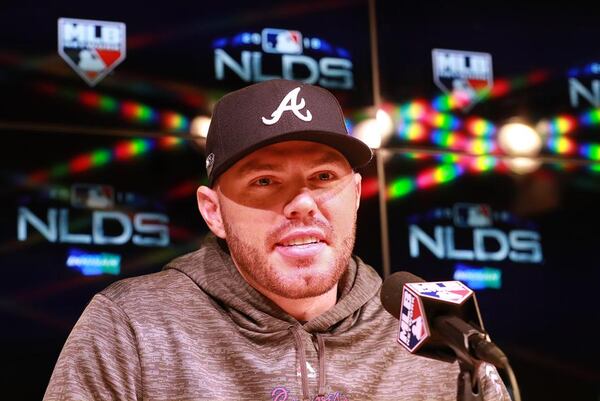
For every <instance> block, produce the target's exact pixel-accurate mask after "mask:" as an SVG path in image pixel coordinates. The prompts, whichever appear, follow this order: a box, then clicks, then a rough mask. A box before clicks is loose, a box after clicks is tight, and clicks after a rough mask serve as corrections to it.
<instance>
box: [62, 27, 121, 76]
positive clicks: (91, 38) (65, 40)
mask: <svg viewBox="0 0 600 401" xmlns="http://www.w3.org/2000/svg"><path fill="white" fill-rule="evenodd" d="M125 38H126V36H125V24H124V23H122V22H110V21H95V20H85V19H73V18H59V20H58V53H59V54H60V56H61V57H62V58H63V59H64V60H65V61H66V62H67V64H69V65H70V66H71V68H73V69H74V70H75V72H77V74H79V76H81V78H83V79H84V80H85V81H86V82H87V83H88V84H89V85H90V86H94V85H96V84H97V83H98V82H100V81H101V80H102V79H103V78H104V77H105V76H106V75H107V74H108V73H109V72H111V71H112V70H113V69H114V68H115V67H116V66H117V65H119V64H120V63H121V62H122V61H123V60H125Z"/></svg>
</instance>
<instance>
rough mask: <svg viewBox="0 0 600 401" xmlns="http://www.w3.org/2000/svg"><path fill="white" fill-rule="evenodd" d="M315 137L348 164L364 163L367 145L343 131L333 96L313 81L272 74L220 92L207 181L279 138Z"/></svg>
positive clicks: (210, 134) (368, 154) (212, 127)
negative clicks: (259, 80)
mask: <svg viewBox="0 0 600 401" xmlns="http://www.w3.org/2000/svg"><path fill="white" fill-rule="evenodd" d="M293 140H296V141H312V142H319V143H322V144H325V145H328V146H331V147H332V148H334V149H336V150H338V151H339V152H340V153H342V154H343V155H344V156H345V157H346V159H347V160H348V162H349V163H350V165H351V166H352V168H357V167H361V166H364V165H366V164H367V163H368V162H369V161H370V160H371V158H372V157H373V152H372V151H371V149H370V148H369V147H368V146H367V145H366V144H365V143H364V142H362V141H361V140H359V139H356V138H354V137H352V136H350V135H349V134H348V131H347V130H346V124H345V123H344V115H343V113H342V109H341V107H340V104H339V102H338V101H337V99H336V98H335V96H334V95H333V94H332V93H331V92H329V91H327V90H325V89H323V88H321V87H318V86H314V85H309V84H305V83H302V82H298V81H291V80H285V79H274V80H270V81H265V82H260V83H257V84H253V85H250V86H247V87H245V88H242V89H240V90H237V91H234V92H231V93H229V94H227V95H225V96H223V97H222V98H221V99H220V100H219V101H218V102H217V104H216V105H215V108H214V111H213V115H212V119H211V122H210V127H209V129H208V136H207V138H206V154H207V157H206V171H207V173H208V184H209V186H212V185H213V184H214V183H215V181H216V179H217V178H218V177H219V176H220V175H221V174H222V173H223V172H225V171H226V170H227V169H228V168H229V167H231V166H232V165H233V164H235V163H236V162H237V161H238V160H240V159H242V158H243V157H244V156H246V155H248V154H250V153H252V152H254V151H255V150H257V149H260V148H262V147H264V146H267V145H271V144H274V143H278V142H284V141H293Z"/></svg>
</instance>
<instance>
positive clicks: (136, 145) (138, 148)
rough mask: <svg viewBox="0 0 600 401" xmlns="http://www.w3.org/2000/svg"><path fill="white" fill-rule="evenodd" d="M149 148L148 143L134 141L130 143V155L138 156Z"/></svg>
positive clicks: (141, 140)
mask: <svg viewBox="0 0 600 401" xmlns="http://www.w3.org/2000/svg"><path fill="white" fill-rule="evenodd" d="M149 148H150V143H149V142H148V141H145V140H143V139H134V140H132V141H131V153H132V155H139V154H141V153H144V152H147V151H148V149H149Z"/></svg>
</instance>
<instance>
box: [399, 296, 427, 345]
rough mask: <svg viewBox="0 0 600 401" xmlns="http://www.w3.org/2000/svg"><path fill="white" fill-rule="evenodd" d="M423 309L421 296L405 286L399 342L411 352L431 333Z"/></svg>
mask: <svg viewBox="0 0 600 401" xmlns="http://www.w3.org/2000/svg"><path fill="white" fill-rule="evenodd" d="M423 310H424V308H423V305H422V304H421V300H420V299H419V297H417V296H416V294H414V293H412V292H411V290H410V288H408V287H407V286H405V287H404V289H403V291H402V307H401V309H400V330H399V331H398V342H399V343H400V344H402V346H404V348H406V349H407V350H408V351H410V352H414V351H415V350H416V349H417V348H419V346H420V345H421V344H423V342H424V341H425V340H426V339H427V338H428V337H429V335H430V334H429V326H428V323H427V319H426V317H425V315H424V313H423Z"/></svg>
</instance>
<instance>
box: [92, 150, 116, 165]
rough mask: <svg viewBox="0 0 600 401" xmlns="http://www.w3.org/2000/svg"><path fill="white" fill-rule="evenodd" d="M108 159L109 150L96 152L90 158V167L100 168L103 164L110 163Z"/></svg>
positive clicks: (109, 155)
mask: <svg viewBox="0 0 600 401" xmlns="http://www.w3.org/2000/svg"><path fill="white" fill-rule="evenodd" d="M110 157H111V153H110V151H109V150H106V149H100V150H96V151H95V152H93V153H92V156H91V159H92V165H94V166H101V165H103V164H106V163H108V162H109V161H110Z"/></svg>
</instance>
